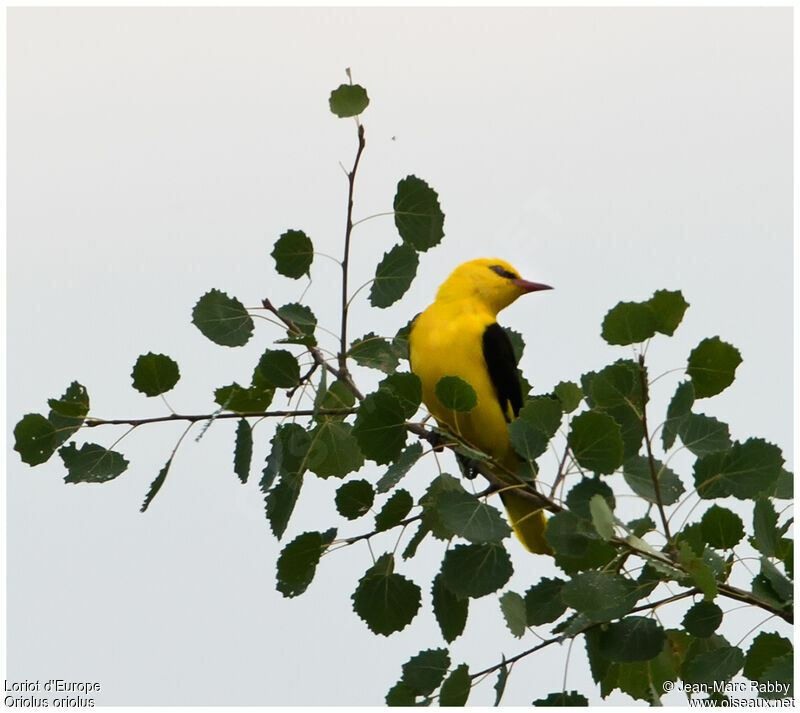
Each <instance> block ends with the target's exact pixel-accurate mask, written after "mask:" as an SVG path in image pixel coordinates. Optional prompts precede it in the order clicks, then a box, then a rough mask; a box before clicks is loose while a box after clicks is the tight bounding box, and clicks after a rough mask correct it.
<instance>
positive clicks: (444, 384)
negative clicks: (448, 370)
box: [436, 376, 478, 411]
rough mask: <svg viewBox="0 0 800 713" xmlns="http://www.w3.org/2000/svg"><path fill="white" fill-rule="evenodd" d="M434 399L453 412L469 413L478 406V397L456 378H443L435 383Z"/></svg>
mask: <svg viewBox="0 0 800 713" xmlns="http://www.w3.org/2000/svg"><path fill="white" fill-rule="evenodd" d="M436 398H437V399H439V401H440V402H441V404H442V406H444V407H445V408H449V409H451V410H453V411H471V410H472V409H474V408H475V407H476V406H477V405H478V395H477V394H476V393H475V389H473V388H472V386H471V385H470V384H468V383H467V382H466V381H464V380H463V379H461V378H459V377H458V376H443V377H442V378H441V379H439V381H438V382H437V383H436Z"/></svg>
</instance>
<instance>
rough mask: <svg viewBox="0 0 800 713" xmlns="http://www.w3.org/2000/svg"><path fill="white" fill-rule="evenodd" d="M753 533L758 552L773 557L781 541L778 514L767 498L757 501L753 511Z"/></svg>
mask: <svg viewBox="0 0 800 713" xmlns="http://www.w3.org/2000/svg"><path fill="white" fill-rule="evenodd" d="M753 533H754V535H755V540H756V547H757V548H758V551H759V552H760V553H761V554H763V555H767V556H768V557H771V556H772V555H774V554H775V547H776V545H777V544H778V540H779V539H780V537H779V535H778V514H777V513H776V512H775V508H774V507H773V506H772V502H771V501H769V500H768V499H767V498H759V499H758V500H756V505H755V509H754V510H753Z"/></svg>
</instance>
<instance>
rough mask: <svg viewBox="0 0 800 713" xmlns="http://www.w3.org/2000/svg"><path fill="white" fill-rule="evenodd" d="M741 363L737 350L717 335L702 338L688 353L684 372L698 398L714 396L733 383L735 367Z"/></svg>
mask: <svg viewBox="0 0 800 713" xmlns="http://www.w3.org/2000/svg"><path fill="white" fill-rule="evenodd" d="M741 363H742V356H741V354H740V353H739V350H738V349H737V348H736V347H734V346H731V345H730V344H728V343H727V342H723V341H722V340H721V339H720V338H719V337H712V338H710V339H704V340H703V341H702V342H700V344H698V345H697V346H696V347H695V348H694V349H693V350H692V353H691V354H689V361H688V363H687V366H686V373H687V374H688V375H689V378H691V380H692V384H693V385H694V395H695V397H696V398H698V399H703V398H707V397H708V396H715V395H716V394H718V393H719V392H720V391H723V390H724V389H726V388H727V387H728V386H730V385H731V384H732V383H733V379H734V378H735V374H736V367H737V366H739V364H741Z"/></svg>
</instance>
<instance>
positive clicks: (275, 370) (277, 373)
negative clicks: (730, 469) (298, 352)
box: [258, 349, 300, 389]
mask: <svg viewBox="0 0 800 713" xmlns="http://www.w3.org/2000/svg"><path fill="white" fill-rule="evenodd" d="M258 370H259V372H260V373H261V376H263V377H264V381H265V382H266V383H267V384H268V385H269V386H275V387H278V388H282V389H290V388H292V387H293V386H297V385H298V384H299V383H300V365H299V364H298V363H297V359H295V358H294V355H292V354H291V353H290V352H287V351H286V350H284V349H275V350H272V349H267V351H265V352H264V354H263V355H262V356H261V359H259V362H258Z"/></svg>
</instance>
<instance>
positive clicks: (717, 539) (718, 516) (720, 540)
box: [700, 505, 744, 550]
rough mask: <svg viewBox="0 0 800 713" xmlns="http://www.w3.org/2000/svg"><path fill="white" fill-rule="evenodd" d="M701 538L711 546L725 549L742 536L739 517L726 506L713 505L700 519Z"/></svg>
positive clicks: (742, 531) (742, 528)
mask: <svg viewBox="0 0 800 713" xmlns="http://www.w3.org/2000/svg"><path fill="white" fill-rule="evenodd" d="M700 528H701V532H702V533H703V539H704V540H705V541H706V542H707V543H708V544H709V545H711V546H712V547H717V548H719V549H721V550H727V549H730V548H731V547H733V546H734V545H736V544H738V543H739V542H740V541H741V539H742V537H744V525H743V524H742V520H741V518H740V517H739V516H738V515H737V514H736V513H734V512H731V511H730V510H728V509H727V508H723V507H720V506H719V505H714V506H713V507H710V508H709V509H708V510H706V512H705V514H704V515H703V519H702V520H701V521H700Z"/></svg>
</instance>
